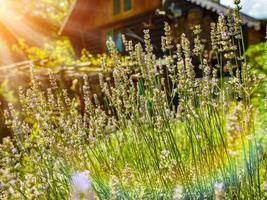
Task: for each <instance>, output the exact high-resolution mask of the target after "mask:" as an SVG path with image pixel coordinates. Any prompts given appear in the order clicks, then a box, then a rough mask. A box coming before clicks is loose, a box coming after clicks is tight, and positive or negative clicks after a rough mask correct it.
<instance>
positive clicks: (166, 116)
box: [0, 1, 267, 200]
mask: <svg viewBox="0 0 267 200" xmlns="http://www.w3.org/2000/svg"><path fill="white" fill-rule="evenodd" d="M239 10H240V7H239V5H238V2H237V1H236V8H234V9H233V10H232V11H231V13H232V14H231V15H229V16H223V15H221V16H219V20H218V23H214V24H212V25H211V26H212V29H211V44H212V50H213V52H214V54H215V56H216V58H217V65H216V66H211V65H210V64H209V63H208V61H207V60H206V59H205V57H204V56H203V54H204V50H205V46H204V44H202V42H201V41H202V40H201V27H200V26H196V27H195V30H194V34H195V36H196V37H195V40H194V44H192V45H191V44H190V41H189V39H188V38H187V37H186V35H185V34H182V35H181V38H180V43H177V44H176V43H174V38H173V37H172V33H171V28H170V26H169V25H168V24H167V23H166V24H165V29H164V30H165V35H164V36H163V37H162V50H163V53H164V56H163V57H162V58H156V56H155V55H154V54H153V46H152V44H151V41H150V35H149V31H148V30H145V31H144V41H145V44H144V46H142V45H141V44H133V42H132V41H127V40H126V38H125V37H123V42H124V45H125V51H126V52H127V55H128V56H126V57H121V56H120V55H119V53H118V51H117V50H116V48H115V44H114V42H113V41H112V40H109V41H107V47H108V49H109V52H110V57H111V58H112V65H113V67H114V71H113V73H112V77H110V76H109V75H108V74H109V73H106V72H107V67H106V66H107V65H106V57H105V56H104V57H103V59H102V67H103V73H101V74H100V75H99V80H100V86H101V91H102V94H101V96H99V95H96V94H91V92H90V85H89V83H88V77H86V76H85V77H84V83H83V104H84V106H83V109H82V111H81V108H77V103H76V101H75V99H70V98H69V97H68V95H67V91H65V90H62V89H60V88H59V87H58V85H57V83H56V80H55V79H54V78H53V74H51V78H50V79H51V88H48V89H47V90H46V91H44V90H42V89H41V86H40V84H39V82H38V80H36V79H35V76H34V71H33V74H32V87H31V88H30V89H28V90H27V91H22V90H21V89H20V96H19V99H20V102H21V108H19V109H15V108H14V107H13V106H12V105H10V106H9V110H8V111H5V115H6V119H7V120H6V123H7V124H8V125H9V126H10V128H11V129H12V131H13V136H12V137H11V138H6V139H5V140H4V142H3V144H1V151H0V158H1V161H0V166H1V169H0V197H1V199H70V198H78V199H89V198H91V199H217V200H219V199H264V198H266V181H264V180H266V179H267V177H266V173H267V171H266V168H267V165H266V155H267V152H266V144H267V143H266V134H265V133H264V132H266V127H265V126H264V125H263V123H262V118H261V117H258V116H262V115H261V113H263V112H265V111H266V107H265V108H261V109H260V108H258V107H256V106H254V105H253V104H252V101H251V96H252V94H253V91H254V90H255V88H256V87H257V85H258V84H259V81H260V80H257V77H255V76H253V75H251V74H250V73H249V72H250V66H249V65H248V64H247V62H246V58H245V56H244V52H245V51H244V42H243V36H242V35H243V34H242V28H241V25H242V21H241V19H240V17H239ZM191 46H193V49H191ZM193 56H194V57H198V59H199V63H200V64H199V66H194V65H193V63H192V58H193ZM196 67H198V68H200V70H201V71H202V78H196V75H195V68H196ZM225 67H227V68H228V69H229V74H230V75H229V76H228V77H226V76H224V73H223V71H224V70H223V69H224V68H225ZM264 127H265V128H264ZM88 171H89V172H90V173H87V172H88Z"/></svg>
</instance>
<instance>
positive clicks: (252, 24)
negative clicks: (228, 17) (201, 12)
mask: <svg viewBox="0 0 267 200" xmlns="http://www.w3.org/2000/svg"><path fill="white" fill-rule="evenodd" d="M186 1H188V2H191V3H194V4H196V5H198V6H200V7H202V8H205V9H206V10H211V11H212V12H216V13H217V14H221V13H223V14H226V13H227V11H228V7H226V6H224V5H222V4H220V3H217V2H215V1H211V0H186ZM241 18H242V20H243V22H244V23H245V24H246V25H247V26H248V27H249V28H254V29H255V30H260V28H261V20H258V19H256V18H254V17H250V16H248V15H246V14H244V13H241Z"/></svg>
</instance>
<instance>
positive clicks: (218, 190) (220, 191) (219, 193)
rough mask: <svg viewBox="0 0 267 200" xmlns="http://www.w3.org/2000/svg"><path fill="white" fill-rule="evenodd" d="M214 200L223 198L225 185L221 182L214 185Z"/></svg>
mask: <svg viewBox="0 0 267 200" xmlns="http://www.w3.org/2000/svg"><path fill="white" fill-rule="evenodd" d="M214 193H215V200H221V199H223V198H224V193H225V185H224V183H222V182H216V183H214Z"/></svg>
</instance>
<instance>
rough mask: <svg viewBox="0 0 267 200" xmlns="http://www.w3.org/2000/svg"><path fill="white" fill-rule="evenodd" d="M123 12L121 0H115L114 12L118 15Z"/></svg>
mask: <svg viewBox="0 0 267 200" xmlns="http://www.w3.org/2000/svg"><path fill="white" fill-rule="evenodd" d="M120 12H121V0H113V14H114V15H117V14H119V13H120Z"/></svg>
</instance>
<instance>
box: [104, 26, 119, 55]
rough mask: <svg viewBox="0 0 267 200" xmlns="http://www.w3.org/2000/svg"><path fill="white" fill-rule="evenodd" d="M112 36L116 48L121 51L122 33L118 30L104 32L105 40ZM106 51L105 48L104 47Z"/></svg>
mask: <svg viewBox="0 0 267 200" xmlns="http://www.w3.org/2000/svg"><path fill="white" fill-rule="evenodd" d="M110 37H111V38H112V40H113V41H114V42H115V45H116V49H117V50H118V51H119V52H123V43H122V35H121V31H120V30H118V29H117V30H114V29H113V30H109V31H107V32H106V41H108V40H109V38H110ZM106 51H107V49H106Z"/></svg>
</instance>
